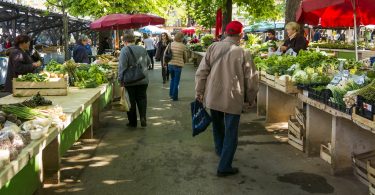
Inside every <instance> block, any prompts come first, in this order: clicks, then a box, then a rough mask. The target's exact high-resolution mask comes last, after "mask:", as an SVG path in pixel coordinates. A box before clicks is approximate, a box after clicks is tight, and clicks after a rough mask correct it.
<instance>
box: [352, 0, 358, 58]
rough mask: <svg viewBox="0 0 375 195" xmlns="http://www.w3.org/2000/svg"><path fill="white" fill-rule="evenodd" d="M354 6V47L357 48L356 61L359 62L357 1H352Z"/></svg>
mask: <svg viewBox="0 0 375 195" xmlns="http://www.w3.org/2000/svg"><path fill="white" fill-rule="evenodd" d="M351 1H352V6H353V18H354V47H355V60H356V61H358V34H357V9H356V4H355V1H356V0H351Z"/></svg>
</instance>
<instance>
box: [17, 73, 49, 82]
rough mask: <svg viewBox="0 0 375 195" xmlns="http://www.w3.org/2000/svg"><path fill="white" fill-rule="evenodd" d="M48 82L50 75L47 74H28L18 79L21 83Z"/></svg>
mask: <svg viewBox="0 0 375 195" xmlns="http://www.w3.org/2000/svg"><path fill="white" fill-rule="evenodd" d="M47 80H48V75H46V74H34V73H28V74H26V75H22V76H21V77H19V78H17V79H16V81H19V82H25V81H29V82H44V81H47Z"/></svg>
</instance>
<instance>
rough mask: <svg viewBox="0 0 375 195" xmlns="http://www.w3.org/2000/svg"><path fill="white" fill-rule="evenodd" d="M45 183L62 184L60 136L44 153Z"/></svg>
mask: <svg viewBox="0 0 375 195" xmlns="http://www.w3.org/2000/svg"><path fill="white" fill-rule="evenodd" d="M42 159H43V178H44V183H47V184H58V183H60V161H61V159H60V136H57V137H56V138H55V139H54V140H53V141H52V142H51V143H50V144H48V146H47V147H46V148H44V150H43V152H42Z"/></svg>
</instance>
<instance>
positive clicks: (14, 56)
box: [5, 35, 42, 93]
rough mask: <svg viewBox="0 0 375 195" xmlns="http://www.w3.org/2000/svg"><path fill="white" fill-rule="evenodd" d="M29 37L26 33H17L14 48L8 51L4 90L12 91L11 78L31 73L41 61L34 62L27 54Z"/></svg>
mask: <svg viewBox="0 0 375 195" xmlns="http://www.w3.org/2000/svg"><path fill="white" fill-rule="evenodd" d="M30 41H31V39H30V37H29V36H27V35H19V36H17V37H16V40H15V48H14V49H13V50H11V51H10V54H9V62H8V69H7V77H6V81H5V91H6V92H9V93H12V91H13V87H12V86H13V85H12V80H13V78H17V77H18V75H24V74H27V73H33V72H34V71H36V69H37V68H38V67H40V66H41V65H42V62H41V61H37V62H35V61H34V60H33V59H32V58H31V56H30V55H29V52H28V50H29V49H30Z"/></svg>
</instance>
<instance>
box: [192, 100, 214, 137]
mask: <svg viewBox="0 0 375 195" xmlns="http://www.w3.org/2000/svg"><path fill="white" fill-rule="evenodd" d="M190 107H191V119H192V127H193V137H194V136H196V135H198V134H200V133H202V132H203V131H205V130H206V129H207V127H208V126H209V125H210V123H211V121H212V119H211V117H210V115H209V114H208V113H207V111H206V109H205V108H204V107H203V104H202V103H200V102H199V101H198V100H195V101H194V102H191V103H190Z"/></svg>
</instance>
